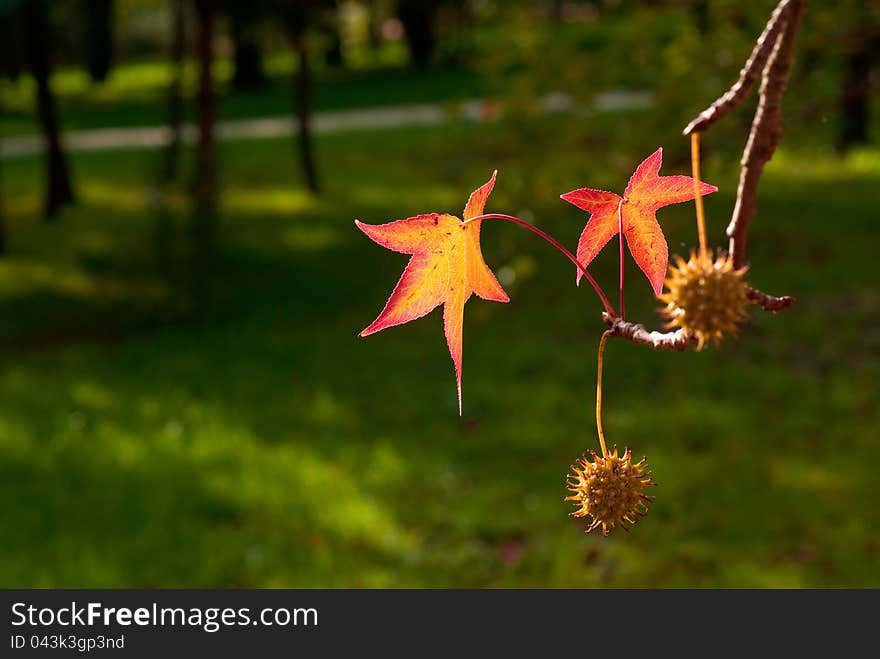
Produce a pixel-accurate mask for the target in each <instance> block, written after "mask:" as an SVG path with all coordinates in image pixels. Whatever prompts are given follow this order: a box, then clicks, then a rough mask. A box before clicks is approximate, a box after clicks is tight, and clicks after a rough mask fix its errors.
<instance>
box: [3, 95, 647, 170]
mask: <svg viewBox="0 0 880 659" xmlns="http://www.w3.org/2000/svg"><path fill="white" fill-rule="evenodd" d="M542 105H543V108H544V111H545V112H575V111H579V112H583V111H584V108H582V107H578V106H577V105H576V104H575V103H574V102H573V101H572V100H571V99H570V98H569V97H568V96H566V95H564V94H561V93H558V94H550V95H548V96H546V97H545V98H544V99H543V101H542ZM652 105H653V97H652V95H651V94H650V93H649V92H632V91H608V92H601V93H599V94H597V95H596V98H595V100H594V102H593V107H592V109H593V110H594V111H597V112H607V111H614V110H629V109H640V108H648V107H651V106H652ZM497 116H498V111H497V106H496V105H495V104H494V103H492V102H489V101H483V100H473V101H467V102H463V103H458V104H450V105H441V104H433V103H416V104H408V105H391V106H384V107H375V108H357V109H351V110H332V111H326V112H317V113H315V115H314V118H313V129H314V131H315V133H316V134H326V133H335V132H343V131H356V130H375V129H382V128H396V127H402V126H434V125H439V124H444V123H447V122H451V121H455V120H463V121H484V120H489V119H493V118H495V117H497ZM217 130H218V135H219V137H220V139H221V140H235V139H260V138H273V137H285V136H290V135H293V134H294V131H295V130H296V128H295V125H294V122H293V119H292V117H290V116H289V115H281V116H274V117H258V118H253V119H236V120H233V121H221V122H219V123H218V126H217ZM195 136H196V127H195V125H194V124H187V125H185V126H184V129H183V139H184V141H185V142H187V143H191V142H193V141H194V140H195ZM169 137H170V131H169V129H168V127H167V126H132V127H125V128H99V129H94V130H81V131H74V132H69V133H66V134H65V135H64V142H65V145H66V147H67V149H68V150H69V151H110V150H114V149H157V148H160V147H162V146H164V145H165V144H167V142H168V140H169ZM42 149H43V140H42V137H40V136H39V135H25V136H16V137H7V138H5V139H3V140H2V141H0V158H4V159H11V158H20V157H24V156H32V155H35V154H37V153H40V152H41V151H42Z"/></svg>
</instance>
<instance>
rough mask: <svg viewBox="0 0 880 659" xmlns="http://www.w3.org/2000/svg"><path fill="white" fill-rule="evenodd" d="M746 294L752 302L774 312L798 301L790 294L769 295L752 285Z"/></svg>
mask: <svg viewBox="0 0 880 659" xmlns="http://www.w3.org/2000/svg"><path fill="white" fill-rule="evenodd" d="M746 296H747V297H748V298H749V301H750V302H751V303H752V304H757V305H758V306H760V307H761V308H762V309H763V310H764V311H772V312H774V313H775V312H777V311H784V310H785V309H788V308H789V307H790V306H791V305H793V304H794V303H795V302H797V299H796V298H793V297H792V296H790V295H780V296H776V295H768V294H767V293H763V292H761V291H759V290H758V289H757V288H752V287H751V286H750V287H749V289H748V291H746Z"/></svg>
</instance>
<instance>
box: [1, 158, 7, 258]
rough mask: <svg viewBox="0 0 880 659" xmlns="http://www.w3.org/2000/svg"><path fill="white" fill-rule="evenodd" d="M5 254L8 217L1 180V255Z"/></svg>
mask: <svg viewBox="0 0 880 659" xmlns="http://www.w3.org/2000/svg"><path fill="white" fill-rule="evenodd" d="M0 160H2V159H0ZM3 254H6V216H5V215H4V214H3V180H2V179H0V255H3Z"/></svg>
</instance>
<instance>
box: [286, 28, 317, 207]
mask: <svg viewBox="0 0 880 659" xmlns="http://www.w3.org/2000/svg"><path fill="white" fill-rule="evenodd" d="M292 36H293V46H294V49H295V50H296V53H297V56H298V60H299V61H298V63H297V64H298V66H297V68H296V127H297V135H298V141H299V159H300V166H301V167H302V173H303V178H305V182H306V186H307V187H308V188H309V190H311V191H312V192H318V191H319V190H320V185H319V184H318V170H317V167H316V166H315V157H314V153H313V151H312V121H311V115H312V73H311V68H310V64H309V49H308V45H307V44H306V38H305V30H304V29H303V30H299V31H298V32H297V33H295V34H294V35H292Z"/></svg>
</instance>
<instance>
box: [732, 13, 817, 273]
mask: <svg viewBox="0 0 880 659" xmlns="http://www.w3.org/2000/svg"><path fill="white" fill-rule="evenodd" d="M804 9H806V2H805V0H782V2H780V3H779V7H777V10H778V11H780V14H781V15H782V16H783V19H782V20H784V23H785V24H784V27H783V29H782V31H781V32H780V33H779V35H778V37H777V38H776V43H775V44H774V46H773V52H772V53H771V54H770V57H769V59H768V60H767V64H766V66H765V67H764V72H763V74H762V80H761V89H760V98H759V100H758V109H757V110H756V111H755V118H754V120H753V121H752V129H751V131H750V132H749V139H748V142H746V148H745V150H744V151H743V157H742V161H741V163H742V169H741V170H740V177H739V187H738V188H737V191H736V205H735V206H734V208H733V216H732V217H731V220H730V225H729V226H728V227H727V236H728V237H729V238H730V246H729V252H730V255H731V256H732V257H733V265H734V267H735V268H741V267H742V266H743V265H745V262H746V237H747V234H748V229H749V220H751V219H752V216H753V215H754V214H755V198H756V196H757V192H758V181H759V180H760V178H761V174H762V173H763V171H764V165H765V164H766V163H767V161H769V160H770V158H771V157H772V156H773V152H774V151H775V150H776V145H777V143H778V142H779V136H780V135H781V134H782V97H783V95H784V94H785V88H786V85H787V84H788V72H789V69H790V68H791V61H792V56H793V53H794V40H795V36H796V35H797V31H798V28H799V27H800V22H801V16H802V15H803V13H804ZM774 15H775V12H774Z"/></svg>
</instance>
